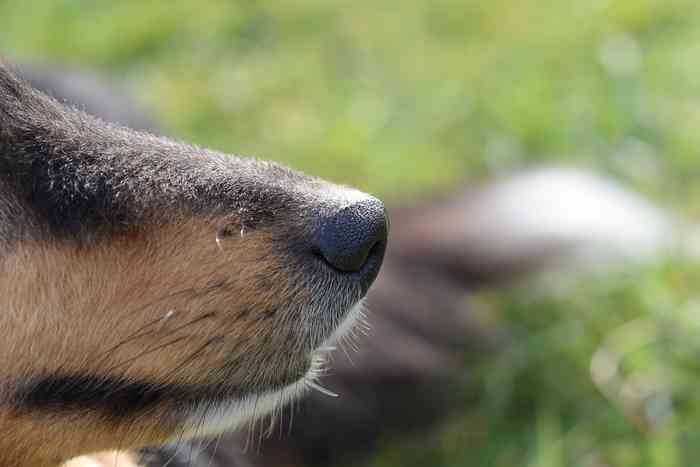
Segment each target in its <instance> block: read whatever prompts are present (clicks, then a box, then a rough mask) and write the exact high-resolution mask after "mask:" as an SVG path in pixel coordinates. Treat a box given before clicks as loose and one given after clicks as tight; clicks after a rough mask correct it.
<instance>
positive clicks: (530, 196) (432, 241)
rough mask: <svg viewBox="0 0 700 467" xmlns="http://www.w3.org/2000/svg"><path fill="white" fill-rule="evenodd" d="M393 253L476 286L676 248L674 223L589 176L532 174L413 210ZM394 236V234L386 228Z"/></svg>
mask: <svg viewBox="0 0 700 467" xmlns="http://www.w3.org/2000/svg"><path fill="white" fill-rule="evenodd" d="M400 229H401V231H399V232H396V235H395V237H394V238H392V239H391V244H392V247H393V248H394V251H395V252H396V255H397V257H400V259H401V261H402V262H404V263H406V264H412V263H421V264H425V266H426V267H429V268H432V269H434V270H435V271H443V272H446V273H448V274H450V275H452V276H454V277H455V278H457V277H461V278H463V279H464V280H468V281H472V282H473V283H474V284H478V283H483V282H487V283H488V282H493V281H498V280H502V279H507V278H517V277H519V276H521V275H523V274H532V273H533V272H542V271H547V270H551V269H557V270H559V271H562V270H564V271H566V272H569V273H572V272H575V271H590V270H593V271H596V270H607V269H609V268H614V267H616V266H619V265H624V264H625V263H628V262H639V261H648V260H650V259H652V258H655V257H657V256H659V255H661V254H664V253H666V252H668V251H670V250H672V249H674V248H675V247H677V246H678V245H679V242H680V236H679V232H680V231H681V229H680V227H679V222H677V221H676V220H675V219H673V217H672V216H670V215H668V214H667V213H665V212H663V211H662V210H661V209H659V208H657V207H656V206H654V205H652V204H651V203H650V202H648V201H646V200H645V199H644V198H642V197H641V196H638V195H636V194H634V193H632V192H629V191H626V190H624V189H622V188H621V187H619V186H618V185H616V184H615V183H614V182H611V181H608V180H606V179H604V178H602V177H600V176H597V175H594V174H593V173H590V172H585V171H581V170H574V169H563V168H546V169H538V170H532V171H529V172H525V173H522V174H519V175H515V176H511V177H507V178H503V179H501V180H497V181H495V182H491V183H489V184H487V185H485V186H484V187H482V188H481V189H477V190H472V191H465V192H462V193H459V194H457V195H455V196H453V197H451V198H449V199H447V200H443V201H441V202H438V203H434V204H433V205H432V206H427V207H426V206H423V207H420V208H418V209H413V210H412V211H411V212H410V213H409V214H408V215H407V216H406V219H405V220H402V223H401V226H400ZM393 233H395V232H392V234H393Z"/></svg>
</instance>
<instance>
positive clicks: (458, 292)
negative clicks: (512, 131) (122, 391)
mask: <svg viewBox="0 0 700 467" xmlns="http://www.w3.org/2000/svg"><path fill="white" fill-rule="evenodd" d="M21 71H22V75H23V77H25V78H26V79H28V80H29V81H31V82H32V83H33V84H34V85H35V86H37V87H39V88H41V89H43V90H45V91H47V92H49V93H51V94H52V95H54V96H56V97H57V98H59V99H61V100H67V101H70V102H72V103H73V104H75V105H78V106H80V107H81V108H84V109H86V110H88V111H89V112H90V113H93V114H96V115H99V116H101V117H103V118H104V119H106V120H118V121H119V122H120V123H123V124H126V125H128V126H130V127H133V128H137V129H141V130H149V131H157V125H155V124H154V123H153V120H152V119H147V118H146V119H144V117H143V112H142V111H141V110H140V109H138V108H137V106H135V105H133V104H130V103H129V100H128V98H127V97H126V96H123V95H119V98H117V99H115V98H114V96H115V91H114V89H113V86H111V85H109V86H103V85H102V84H101V81H100V80H98V79H95V78H94V77H90V79H86V78H85V77H84V76H85V75H84V73H80V74H76V73H74V72H65V71H61V70H56V69H55V68H51V67H45V66H32V67H30V68H29V69H27V68H26V67H23V68H22V70H21ZM76 76H77V77H78V78H80V79H78V82H81V83H89V86H88V88H89V92H81V89H84V87H85V86H81V87H80V89H77V90H76V85H75V82H76ZM391 211H392V226H393V227H392V241H391V242H390V243H389V244H388V249H387V251H386V257H385V260H384V263H383V266H382V270H381V273H380V274H379V276H378V278H377V280H376V281H375V283H374V285H373V286H372V288H371V289H369V291H368V293H367V297H366V299H365V303H366V304H367V307H368V310H369V311H368V313H367V317H366V323H367V324H368V325H369V326H370V327H371V330H370V331H369V332H367V333H365V332H359V333H356V334H357V335H356V336H355V339H354V341H355V342H354V344H353V345H351V347H353V348H351V349H342V348H332V347H328V348H327V350H326V351H325V354H326V355H325V356H326V357H327V359H328V364H327V365H328V367H329V372H328V374H327V375H325V376H324V377H323V379H322V383H323V385H324V386H327V387H328V389H329V390H328V391H327V390H319V391H313V392H310V393H308V394H306V396H305V397H303V398H301V399H299V400H298V401H297V402H296V403H295V410H287V411H286V412H284V413H282V414H276V415H277V416H276V417H275V418H276V419H277V420H270V419H268V420H264V422H263V421H261V422H260V423H259V424H258V426H257V428H249V427H248V428H247V427H245V426H243V427H241V428H242V430H239V433H238V434H233V435H227V436H224V437H220V436H217V437H215V438H213V440H212V441H202V440H194V441H192V440H189V439H188V436H184V435H183V436H182V437H178V438H177V439H175V440H170V441H169V442H166V443H165V444H161V445H158V446H156V447H149V448H145V449H140V450H135V451H131V452H124V451H121V452H114V451H113V452H109V453H102V454H100V455H93V456H89V457H81V458H77V459H73V460H72V461H70V462H69V463H68V464H66V465H67V466H70V467H74V466H79V467H82V466H95V465H105V466H106V465H110V466H112V465H119V466H126V465H129V466H132V465H138V466H147V467H162V466H164V465H168V466H170V467H183V466H201V467H205V466H207V467H232V466H236V467H247V466H258V467H260V466H278V465H282V464H283V465H290V466H292V465H296V466H302V465H313V466H322V465H338V464H346V465H347V464H348V463H350V464H355V463H357V462H361V461H362V458H363V456H365V455H367V454H368V453H370V452H371V451H372V447H373V446H374V445H375V444H376V443H377V441H378V440H379V439H382V438H385V437H387V436H390V437H395V436H401V435H402V434H406V433H410V432H412V431H425V430H426V429H429V428H430V426H431V425H432V424H433V423H437V422H439V421H440V420H441V419H442V418H443V417H445V416H447V415H448V414H449V413H450V411H451V410H453V409H454V407H456V406H459V404H462V403H463V402H461V401H459V399H458V398H457V397H455V395H456V392H455V391H452V389H451V388H453V387H454V385H455V384H456V382H457V381H460V380H461V379H463V377H464V375H463V374H462V373H463V371H464V367H463V365H462V364H461V363H460V362H461V361H462V360H463V356H464V355H471V356H472V357H473V358H476V359H478V358H481V357H483V356H484V355H485V354H490V353H493V352H496V351H498V349H500V348H502V347H503V346H505V345H506V344H507V339H508V338H507V336H506V335H505V334H504V333H503V331H502V330H501V329H498V328H497V327H495V326H494V325H493V324H492V322H490V321H489V320H488V319H484V316H483V312H482V313H481V315H480V314H479V313H476V312H475V311H474V307H473V306H472V302H471V300H470V296H471V294H472V293H473V292H475V291H478V290H479V289H480V288H482V287H498V288H503V287H505V286H507V285H508V284H510V283H512V282H513V281H519V280H522V279H523V278H525V277H527V278H530V277H533V276H539V274H541V273H542V272H546V271H552V270H554V271H557V276H560V275H565V276H566V277H572V276H575V275H576V273H579V274H580V273H581V269H582V267H583V266H584V265H585V266H586V269H590V268H591V267H595V268H596V269H600V268H601V267H603V268H604V269H605V268H608V267H610V266H614V265H615V264H621V263H623V262H626V261H629V260H640V259H644V258H650V257H653V256H654V255H657V254H659V253H660V252H661V251H664V250H665V249H668V248H670V247H672V245H673V243H674V238H675V236H676V232H677V230H678V229H677V226H676V225H675V224H674V221H673V220H672V219H671V218H669V216H667V215H666V214H665V213H664V212H662V211H661V210H659V209H657V208H655V207H654V206H652V205H650V204H649V203H647V202H645V201H644V200H642V199H641V198H639V197H637V196H635V195H633V194H631V193H629V192H626V191H625V190H622V189H620V188H619V187H617V186H616V185H615V184H613V183H610V182H608V181H605V180H604V179H601V178H600V177H598V176H595V175H593V174H589V173H585V172H581V171H580V170H571V169H539V170H532V171H529V172H526V173H522V174H518V175H515V176H507V177H504V178H502V179H496V180H489V181H487V182H485V183H483V184H482V185H480V186H477V187H471V188H466V189H462V190H458V191H456V192H450V193H447V194H444V195H439V196H434V197H432V198H430V199H427V200H425V199H424V200H421V201H413V202H408V203H404V206H398V207H397V206H394V207H393V208H392V210H391ZM239 234H240V232H239ZM563 269H566V273H565V274H561V273H562V272H564V271H563ZM486 318H487V317H486ZM168 319H170V318H168ZM355 329H359V330H362V329H363V326H360V327H358V328H355ZM170 350H171V351H177V349H176V348H171V349H170ZM155 357H156V358H159V357H160V356H155ZM154 364H156V363H154ZM336 394H337V395H338V397H335V395H336ZM38 415H43V414H38ZM60 415H62V414H61V413H57V412H54V413H53V415H52V416H60ZM134 416H135V417H139V418H140V417H147V416H148V414H142V413H138V414H135V415H134ZM292 422H293V423H292ZM262 427H265V430H263V429H262ZM268 427H272V428H273V429H272V430H269V429H268ZM280 427H282V428H281V429H280ZM222 428H226V427H222ZM246 428H247V429H246ZM214 431H217V430H214ZM261 431H272V432H274V433H272V436H269V437H266V438H265V439H261V440H258V436H260V434H261V433H260V432H261ZM278 431H281V432H282V434H281V435H280V434H279V433H278ZM199 432H200V433H201V434H202V435H205V434H207V433H208V434H211V432H210V431H208V430H204V429H202V430H199ZM251 439H253V443H254V444H256V445H255V447H254V448H249V449H248V450H244V449H243V447H244V446H245V445H247V444H250V443H251ZM127 446H128V445H124V447H127Z"/></svg>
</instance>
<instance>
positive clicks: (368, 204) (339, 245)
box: [314, 196, 388, 286]
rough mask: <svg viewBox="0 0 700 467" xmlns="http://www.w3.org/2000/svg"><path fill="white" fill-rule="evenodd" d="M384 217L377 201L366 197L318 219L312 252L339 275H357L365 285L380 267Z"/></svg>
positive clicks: (384, 228)
mask: <svg viewBox="0 0 700 467" xmlns="http://www.w3.org/2000/svg"><path fill="white" fill-rule="evenodd" d="M387 235H388V217H387V213H386V209H385V208H384V205H383V204H382V202H381V201H379V200H378V199H376V198H373V197H371V196H366V197H364V198H361V199H359V200H356V201H353V202H352V203H350V204H348V205H346V206H344V207H342V208H341V209H339V210H338V211H337V212H335V213H333V214H331V215H328V216H326V217H325V218H324V219H322V221H321V223H320V226H319V228H318V232H317V236H316V245H315V248H314V250H315V253H316V254H317V256H320V257H321V258H322V259H323V261H324V262H325V263H326V264H328V265H329V266H330V267H331V268H333V269H335V270H336V271H339V272H341V273H359V274H360V275H361V276H362V279H363V282H365V283H366V285H367V286H369V284H370V283H371V282H372V281H373V280H374V277H376V273H377V272H378V270H379V266H380V265H381V261H382V258H383V256H384V250H385V248H386V242H387Z"/></svg>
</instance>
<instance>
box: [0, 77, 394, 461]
mask: <svg viewBox="0 0 700 467" xmlns="http://www.w3.org/2000/svg"><path fill="white" fill-rule="evenodd" d="M387 234H388V222H387V215H386V211H385V208H384V206H383V205H382V203H381V202H380V201H379V200H377V199H376V198H374V197H371V196H369V195H366V194H364V193H361V192H359V191H356V190H353V189H350V188H346V187H341V186H337V185H333V184H330V183H328V182H325V181H322V180H320V179H317V178H312V177H309V176H306V175H303V174H301V173H298V172H295V171H292V170H290V169H287V168H285V167H282V166H280V165H278V164H274V163H271V162H266V161H260V160H253V159H244V158H238V157H233V156H226V155H223V154H219V153H215V152H213V151H208V150H205V149H202V148H198V147H194V146H188V145H185V144H180V143H177V142H174V141H172V140H169V139H166V138H162V137H156V136H152V135H150V134H147V133H142V132H137V131H133V130H129V129H127V128H125V127H120V126H116V125H112V124H109V123H106V122H104V121H102V120H100V119H98V118H95V117H92V116H90V115H88V114H86V113H83V112H82V111H80V110H77V109H75V108H72V107H70V106H66V105H64V104H62V103H60V102H58V101H57V100H55V99H53V98H50V97H48V96H47V95H46V94H44V93H42V92H40V91H37V90H36V89H34V88H33V87H31V86H30V85H28V84H27V83H26V82H24V81H23V80H21V79H18V78H17V77H16V76H15V74H14V73H12V72H11V71H10V69H9V67H8V66H7V65H4V64H3V65H0V306H1V308H2V314H1V315H0V329H2V336H3V340H2V342H3V344H2V358H3V363H2V365H1V370H0V372H2V377H1V378H0V381H2V383H0V431H2V433H3V436H2V437H0V464H1V465H7V466H15V467H24V466H32V467H49V466H56V465H60V464H61V463H64V462H67V461H69V459H72V458H76V457H78V456H81V455H84V454H89V453H94V452H99V451H107V450H118V449H132V448H138V447H142V446H147V445H157V444H162V443H166V442H168V441H173V440H178V439H187V438H190V437H194V436H204V435H214V434H217V433H219V432H221V431H223V430H230V429H233V428H236V427H239V426H242V425H244V424H246V423H249V422H250V421H251V420H254V419H256V418H259V417H261V416H263V415H265V414H268V413H276V412H277V411H279V408H280V407H281V406H282V405H283V404H285V403H287V402H289V401H291V400H293V399H295V398H297V397H298V396H299V395H300V394H301V393H302V392H304V391H305V390H306V389H313V388H317V389H319V390H322V389H321V388H320V386H318V384H317V383H316V379H317V377H318V375H319V374H320V373H321V372H322V371H323V365H324V361H325V357H324V354H325V353H326V351H327V349H328V348H330V346H331V345H333V342H335V341H336V340H337V339H339V338H340V336H342V335H343V334H344V333H346V332H348V330H349V329H351V328H352V326H353V324H354V323H355V322H356V321H358V319H359V318H361V316H362V313H363V312H362V307H363V304H362V303H363V297H364V296H365V295H366V293H367V290H368V289H369V287H370V285H371V284H372V282H373V281H374V279H375V278H376V276H377V273H378V271H379V268H380V265H381V263H382V259H383V256H384V252H385V249H386V245H387ZM125 457H127V456H126V455H125ZM101 459H102V460H100V458H97V457H95V458H93V459H92V460H87V459H86V458H83V460H80V461H71V462H73V464H68V465H79V464H76V462H82V463H83V464H85V463H87V462H95V463H98V465H99V462H103V461H104V457H103V458H101Z"/></svg>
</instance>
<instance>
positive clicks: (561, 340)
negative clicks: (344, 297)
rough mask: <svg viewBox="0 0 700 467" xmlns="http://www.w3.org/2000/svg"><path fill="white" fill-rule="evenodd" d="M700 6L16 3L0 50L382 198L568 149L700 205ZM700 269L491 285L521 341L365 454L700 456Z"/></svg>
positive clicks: (462, 460)
mask: <svg viewBox="0 0 700 467" xmlns="http://www.w3.org/2000/svg"><path fill="white" fill-rule="evenodd" d="M698 13H700V3H698V2H694V1H691V0H593V1H589V2H582V1H552V0H520V1H514V0H511V1H507V0H491V1H485V0H480V1H476V0H422V1H402V0H386V1H381V2H377V1H373V0H372V1H370V0H354V1H336V2H330V1H327V0H303V1H302V0H295V1H290V0H282V1H271V0H268V1H237V2H231V1H227V0H209V1H197V2H195V1H178V0H173V1H168V2H144V1H136V0H123V1H119V2H106V1H85V0H82V1H81V0H73V1H67V0H61V1H58V0H24V1H21V2H20V1H7V0H4V1H2V0H0V48H1V49H2V50H3V51H4V52H6V53H9V54H11V55H13V56H16V57H24V58H34V59H38V60H46V61H55V62H59V63H62V64H63V63H67V64H73V65H78V66H89V67H97V68H101V69H104V70H105V71H106V72H108V73H113V74H117V75H119V76H122V77H123V78H124V79H125V80H126V82H127V83H128V86H129V87H130V88H131V89H132V91H133V92H134V93H135V94H137V95H138V96H140V97H141V98H142V99H143V100H144V101H145V102H146V103H147V104H148V105H149V106H151V107H152V108H153V109H155V112H156V113H157V116H158V117H159V118H160V119H162V121H163V122H164V125H165V129H166V131H167V132H168V133H170V134H173V135H176V136H177V137H179V138H182V139H186V140H189V141H193V142H195V143H199V144H202V145H206V146H210V147H214V148H217V149H221V150H224V151H227V152H234V153H240V154H249V155H258V156H261V157H265V158H271V159H277V160H279V161H282V162H284V163H287V164H290V165H292V166H294V167H297V168H300V169H302V170H306V171H309V172H311V173H314V174H317V175H320V176H324V177H327V178H331V179H333V180H336V181H339V182H343V183H347V184H352V185H356V186H359V187H361V188H363V189H365V190H369V191H372V192H374V193H377V194H380V195H382V196H384V197H386V198H389V199H397V198H402V197H404V198H405V197H410V196H419V194H420V193H423V192H429V191H431V190H437V189H439V190H444V189H447V188H448V187H450V186H454V185H456V184H459V183H464V182H465V181H468V180H473V179H475V178H478V177H481V176H486V175H488V174H494V173H501V172H508V171H513V170H517V169H518V168H520V167H523V166H528V165H532V164H545V163H546V164H550V163H554V164H568V165H576V166H583V167H590V168H593V169H595V170H598V171H602V172H605V173H608V174H610V175H611V176H613V177H615V178H617V179H619V180H621V181H622V182H624V183H626V184H628V185H629V186H631V187H634V188H635V189H637V190H640V191H642V192H644V193H646V194H647V195H649V196H651V197H652V198H653V199H655V200H657V201H658V202H659V203H661V204H663V205H665V206H667V207H669V208H670V209H672V210H674V211H676V212H678V213H681V214H683V215H685V216H688V217H689V218H693V217H694V216H697V215H699V214H700V183H698V182H697V181H698V180H700V156H699V155H698V152H699V151H698V149H699V148H700V131H699V129H700V78H699V77H700V16H698ZM699 279H700V268H698V267H696V266H694V265H693V264H689V262H687V261H684V260H673V261H671V260H670V261H669V262H668V263H664V264H659V265H654V266H651V267H648V268H645V269H640V270H636V271H630V272H627V273H625V274H624V275H622V276H621V277H617V278H616V279H615V280H612V279H610V278H607V279H606V280H601V281H591V282H589V283H586V284H583V285H581V286H580V287H577V288H575V289H573V290H569V291H568V293H567V294H564V295H562V296H555V297H549V298H542V297H539V298H537V297H532V296H529V295H528V293H527V291H523V290H520V291H513V292H512V293H510V294H509V295H508V296H506V297H503V296H497V297H487V298H488V301H489V302H490V304H491V307H492V308H493V310H494V312H495V313H496V314H497V315H498V316H499V319H500V320H501V321H502V323H503V324H504V326H507V327H508V328H509V329H510V330H511V332H512V334H513V336H514V341H513V344H512V346H511V347H509V348H508V349H505V350H504V352H503V353H501V354H499V355H498V357H496V358H494V359H492V360H490V361H484V362H483V364H482V365H481V366H480V368H476V369H474V368H470V369H469V371H473V372H477V374H478V375H479V378H478V381H480V382H481V386H480V387H479V388H477V389H476V390H473V389H472V390H470V392H469V394H466V393H465V403H464V409H463V410H462V411H460V413H458V414H455V416H454V417H453V418H452V419H450V420H448V421H447V422H446V423H445V424H444V426H441V427H439V429H437V430H436V431H435V432H433V433H429V434H426V436H423V437H421V439H420V440H416V441H415V442H411V443H405V442H403V443H395V442H391V441H389V440H387V442H386V447H385V448H384V449H382V450H381V452H380V453H379V454H378V455H377V457H376V458H375V459H373V460H372V461H371V465H372V466H373V467H391V466H409V467H410V466H415V467H419V466H425V467H428V466H475V467H482V466H497V467H501V466H502V467H510V466H514V467H515V466H532V467H534V466H537V467H555V466H561V467H564V466H566V467H568V466H581V467H595V466H632V465H635V466H636V465H643V466H654V467H671V466H674V467H677V466H686V465H694V464H695V462H696V459H698V458H700V396H698V394H700V391H699V390H697V388H700V327H699V326H700V318H699V317H700V305H699V304H700V297H699V296H698V294H697V291H698V289H700V287H698V285H697V284H700V280H699ZM606 349H607V350H606ZM606 352H607V353H606ZM611 352H612V353H611ZM617 353H619V357H620V370H619V373H617V374H616V376H615V378H613V379H611V380H605V378H603V376H605V374H606V373H605V369H606V368H607V367H606V362H607V363H609V358H610V355H615V354H617ZM606 355H607V356H606ZM592 362H594V363H595V364H596V365H598V366H595V365H593V366H595V369H592ZM596 372H597V373H596ZM601 372H602V373H601ZM594 375H598V377H599V378H602V379H600V380H596V378H595V377H594ZM601 375H603V376H601Z"/></svg>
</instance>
